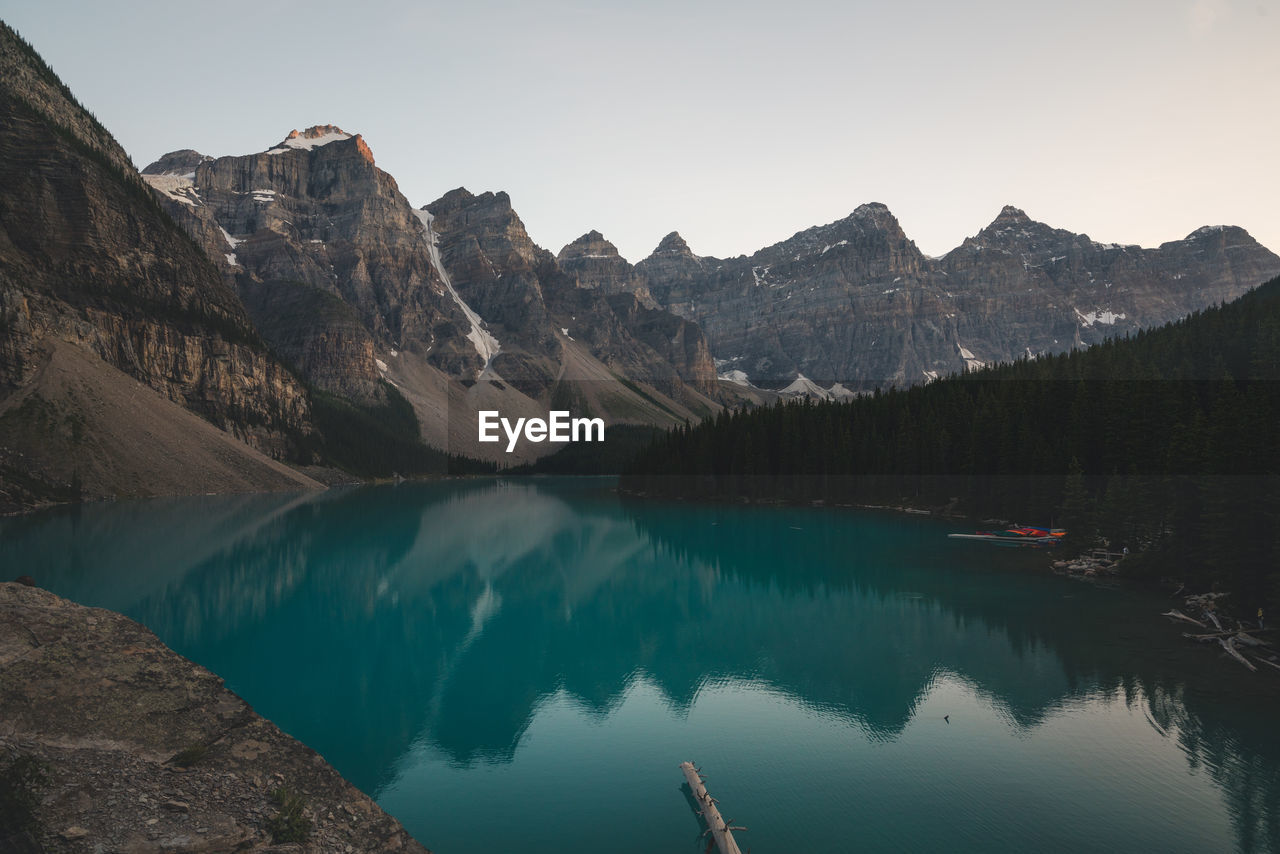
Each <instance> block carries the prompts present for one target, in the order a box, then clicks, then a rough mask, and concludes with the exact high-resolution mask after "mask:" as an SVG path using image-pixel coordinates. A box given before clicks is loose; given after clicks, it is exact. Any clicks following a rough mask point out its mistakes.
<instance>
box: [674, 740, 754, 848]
mask: <svg viewBox="0 0 1280 854" xmlns="http://www.w3.org/2000/svg"><path fill="white" fill-rule="evenodd" d="M680 770H681V771H683V772H684V778H685V780H687V781H689V788H690V789H692V790H693V799H694V801H696V802H697V804H698V809H699V811H701V813H702V820H703V821H705V822H706V823H707V829H708V830H710V831H711V836H712V838H714V839H715V841H716V847H717V848H719V849H720V854H742V849H741V848H739V847H738V843H737V842H735V841H734V839H733V832H732V831H735V830H746V828H745V827H730V826H729V822H727V821H725V820H724V819H723V818H721V817H720V810H718V809H717V808H716V799H715V798H713V797H711V795H710V793H708V792H707V787H706V785H705V784H704V783H703V782H702V775H701V774H699V773H698V769H697V768H695V767H693V763H692V762H681V763H680Z"/></svg>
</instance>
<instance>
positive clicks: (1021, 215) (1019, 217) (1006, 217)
mask: <svg viewBox="0 0 1280 854" xmlns="http://www.w3.org/2000/svg"><path fill="white" fill-rule="evenodd" d="M995 222H1010V223H1013V222H1017V223H1022V222H1031V217H1029V216H1027V212H1026V211H1024V210H1023V209H1022V208H1015V207H1014V206H1013V205H1005V206H1004V207H1002V208H1001V209H1000V213H999V214H998V215H997V216H996V218H995ZM992 224H993V225H994V224H995V223H992Z"/></svg>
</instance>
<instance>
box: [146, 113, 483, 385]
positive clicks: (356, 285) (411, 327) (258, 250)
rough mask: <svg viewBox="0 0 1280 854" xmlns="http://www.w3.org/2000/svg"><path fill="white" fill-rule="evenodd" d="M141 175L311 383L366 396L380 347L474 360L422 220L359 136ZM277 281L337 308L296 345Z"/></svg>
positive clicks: (328, 128) (291, 144) (194, 159)
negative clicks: (327, 297)
mask: <svg viewBox="0 0 1280 854" xmlns="http://www.w3.org/2000/svg"><path fill="white" fill-rule="evenodd" d="M184 154H185V156H184ZM193 155H194V156H193ZM181 169H186V170H188V171H186V172H180V171H179V170H181ZM143 174H144V177H145V178H146V180H147V181H148V182H149V183H150V184H151V185H152V186H153V187H154V188H155V190H156V191H157V192H158V193H159V194H160V195H161V197H162V198H163V199H164V201H165V203H166V206H167V207H168V209H169V210H170V211H171V212H172V213H174V214H175V215H176V216H178V217H179V218H180V219H181V221H182V222H183V225H184V226H185V227H186V228H187V229H188V230H189V231H190V232H191V233H192V234H193V236H195V237H196V239H197V240H199V241H200V243H201V244H202V246H203V247H204V248H205V251H206V252H208V253H209V255H210V257H211V258H214V259H218V258H221V259H222V262H223V263H222V269H223V272H224V274H227V275H228V276H229V277H231V278H232V279H233V280H234V281H235V282H236V285H237V288H238V289H239V291H240V293H241V295H242V296H244V297H245V302H246V304H247V305H248V306H249V309H250V312H251V314H252V316H253V320H254V322H255V323H256V324H257V325H258V327H259V329H261V330H262V331H263V333H264V335H266V337H267V338H268V340H270V341H271V343H272V344H273V346H275V347H276V348H277V349H278V350H279V351H280V352H281V354H282V355H284V356H285V358H287V359H289V360H290V361H291V362H293V363H294V364H296V365H297V366H298V367H299V369H300V370H302V371H303V373H304V374H305V375H307V376H308V378H309V379H311V380H312V381H314V382H316V383H317V384H318V385H319V386H321V387H322V388H325V389H326V390H329V391H334V392H337V393H339V394H343V395H346V396H349V397H354V398H356V399H359V400H365V401H368V400H372V399H374V398H376V396H377V382H378V379H379V376H380V372H379V369H378V368H377V362H376V358H377V357H376V355H375V353H376V352H379V351H381V352H386V351H390V350H406V351H409V352H413V353H418V354H421V355H422V356H424V357H425V358H426V359H427V360H428V361H429V362H430V363H431V364H433V365H435V366H437V367H439V368H441V369H443V370H445V371H447V372H451V373H463V372H466V371H467V370H476V369H478V368H479V367H480V364H481V360H480V357H479V356H478V355H477V353H476V351H475V349H474V348H473V347H472V346H471V345H470V344H469V343H468V341H467V340H466V335H467V333H468V332H469V330H470V323H469V321H468V320H467V317H466V316H465V313H464V312H463V310H462V308H461V307H460V306H459V305H458V304H457V302H456V300H453V299H452V298H451V295H450V294H449V293H448V292H447V290H446V288H445V286H444V284H443V282H442V280H441V278H440V275H439V273H438V272H437V271H436V270H435V269H434V267H433V266H432V264H431V263H430V257H429V253H428V250H427V239H426V235H425V232H424V227H423V224H422V222H421V221H420V218H419V217H418V216H417V215H416V214H415V212H414V210H413V208H412V206H410V204H409V203H408V201H407V200H406V199H405V198H404V196H403V195H401V193H400V191H399V189H398V187H397V186H396V182H395V180H394V179H393V178H392V177H391V176H390V175H388V174H387V173H385V172H383V171H382V170H381V169H378V168H377V166H376V165H375V163H374V159H373V153H372V151H371V150H370V149H369V147H368V145H366V144H365V142H364V140H363V139H362V138H361V137H360V136H359V135H358V134H356V135H351V134H347V133H345V132H344V131H342V130H341V129H339V128H336V127H334V126H332V125H322V126H317V127H313V128H308V129H307V130H306V131H303V132H301V133H300V132H298V131H293V132H292V133H291V134H290V135H289V136H288V137H287V138H286V139H285V140H284V141H283V142H282V143H280V144H279V145H277V146H274V147H272V148H271V149H269V150H267V151H265V152H262V153H259V154H251V155H243V156H236V157H220V158H217V159H210V158H204V157H203V156H202V155H199V154H194V153H184V152H174V153H172V154H168V155H165V156H164V157H163V158H161V159H160V160H158V161H156V162H155V163H153V164H151V165H150V166H148V167H147V168H146V169H145V170H144V172H143ZM277 283H293V285H295V286H296V285H298V284H301V285H305V286H307V287H308V288H310V289H311V290H312V291H315V292H317V293H315V294H312V295H311V296H309V297H308V299H309V300H310V302H312V303H313V304H316V305H322V304H323V305H332V304H331V303H329V302H326V301H324V300H322V299H321V298H320V296H319V294H329V295H332V296H334V297H337V298H338V299H339V300H340V301H341V302H342V303H343V304H344V305H345V306H346V308H347V311H343V312H337V313H335V312H333V311H323V312H321V313H320V314H319V315H318V316H315V317H309V318H307V319H306V320H305V325H306V327H307V328H306V330H305V332H306V335H305V344H304V343H303V337H302V336H301V335H300V334H299V333H300V332H301V331H303V330H300V329H299V328H298V324H297V322H295V321H294V320H292V319H291V320H289V321H288V322H287V323H285V326H284V327H283V328H282V325H281V324H282V315H284V314H286V313H287V312H291V311H294V310H296V309H297V308H298V305H299V303H298V300H299V299H300V297H299V295H298V294H297V288H296V287H287V288H277V287H276V286H275V285H276V284H277ZM264 286H265V287H264ZM276 291H282V292H281V293H276ZM353 320H354V321H355V323H352V322H351V321H353Z"/></svg>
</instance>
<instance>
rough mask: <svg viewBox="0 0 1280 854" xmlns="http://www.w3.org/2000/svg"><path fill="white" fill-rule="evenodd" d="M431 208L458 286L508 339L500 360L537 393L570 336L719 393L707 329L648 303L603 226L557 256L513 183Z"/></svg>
mask: <svg viewBox="0 0 1280 854" xmlns="http://www.w3.org/2000/svg"><path fill="white" fill-rule="evenodd" d="M428 210H429V211H430V212H431V214H432V216H433V217H434V219H433V226H434V227H435V228H437V229H438V230H439V232H440V244H441V252H442V255H443V257H444V262H445V266H446V267H447V268H448V269H449V270H450V274H451V275H452V277H453V284H454V286H455V287H456V288H457V289H458V292H459V293H460V294H461V295H462V296H463V298H464V299H466V300H467V302H468V303H469V304H471V305H472V306H474V307H475V309H476V310H477V311H478V312H480V314H481V315H482V316H484V318H485V319H486V321H487V322H488V323H489V325H490V327H491V328H492V329H493V330H494V333H495V334H496V335H497V337H498V339H499V340H500V341H501V342H502V352H501V353H500V354H499V355H498V357H497V359H496V360H495V361H494V367H495V368H496V369H497V371H498V372H499V373H501V374H502V375H503V376H504V377H506V378H508V379H509V380H511V381H512V382H513V383H516V384H518V387H519V388H521V390H522V391H525V392H526V393H529V394H533V395H535V396H536V395H537V394H539V393H541V391H542V390H544V389H545V388H546V387H549V384H550V383H551V382H552V381H553V380H554V379H555V377H556V376H558V375H559V372H560V368H559V365H560V362H561V360H562V359H563V346H564V344H565V341H566V340H570V341H575V342H578V343H582V344H585V345H586V346H587V347H588V349H589V351H590V353H591V355H592V356H594V357H595V358H596V359H598V360H600V361H601V362H602V363H603V364H604V365H605V366H607V367H608V368H610V369H612V370H613V371H615V372H616V373H618V374H620V375H623V376H625V377H627V378H629V379H630V380H637V381H640V382H644V383H647V384H649V385H651V386H653V387H654V388H656V389H658V390H659V391H661V392H662V393H663V394H665V395H668V396H670V397H672V398H673V399H675V400H677V401H681V402H691V396H690V395H689V394H688V388H686V386H688V387H692V388H693V389H694V390H696V391H698V392H701V393H702V394H704V395H708V394H714V393H715V379H714V366H713V363H712V362H711V359H710V353H709V351H708V350H707V349H706V346H705V339H703V337H702V334H701V331H700V330H698V329H697V327H696V325H695V324H692V323H689V322H688V321H683V320H681V319H680V318H678V317H675V316H674V315H671V314H670V313H669V312H666V311H663V310H661V309H657V308H656V307H649V306H646V305H645V302H646V297H647V293H646V292H644V290H643V287H642V286H641V287H640V288H638V289H637V288H634V287H632V285H634V284H635V283H637V282H639V279H638V277H637V276H636V274H635V273H634V271H632V269H631V266H630V265H629V264H628V263H627V262H626V260H625V259H623V258H622V257H621V256H619V255H618V253H617V249H615V248H614V247H613V245H612V244H611V243H609V242H608V241H607V240H605V239H604V238H603V236H602V235H600V234H599V232H592V233H590V234H588V235H587V236H586V237H584V238H583V239H582V240H580V241H576V242H575V243H574V244H571V246H569V247H565V249H564V250H562V251H561V253H560V258H559V259H557V258H556V257H555V256H553V255H552V254H551V253H550V252H548V251H547V250H545V249H542V248H541V247H539V246H537V245H535V244H534V243H533V241H532V240H531V239H530V238H529V234H528V232H527V231H526V230H525V227H524V223H523V222H521V221H520V218H519V216H517V215H516V213H515V211H514V210H513V209H512V207H511V200H510V198H509V197H508V196H507V194H506V193H483V194H481V195H478V196H477V195H473V194H472V193H470V192H468V191H467V190H465V189H458V190H454V191H452V192H450V193H448V194H447V195H445V196H444V197H443V198H441V199H440V200H438V201H436V202H433V203H432V204H431V205H429V206H428ZM590 256H600V257H590ZM584 272H585V273H586V275H587V276H588V277H589V278H588V280H587V281H586V282H584V281H583V278H582V276H583V273H584ZM593 275H595V276H598V278H590V277H591V276H593ZM649 302H650V305H651V299H649ZM557 330H559V331H560V335H559V336H557V335H556V334H555V333H556V331H557ZM664 335H666V337H663V336H664ZM700 348H701V349H700ZM619 385H620V384H619ZM703 402H704V403H705V401H703Z"/></svg>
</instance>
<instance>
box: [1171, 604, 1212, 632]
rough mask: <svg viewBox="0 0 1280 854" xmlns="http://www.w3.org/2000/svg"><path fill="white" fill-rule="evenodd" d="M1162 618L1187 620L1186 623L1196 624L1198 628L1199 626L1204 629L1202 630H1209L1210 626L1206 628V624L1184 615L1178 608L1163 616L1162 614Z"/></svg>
mask: <svg viewBox="0 0 1280 854" xmlns="http://www.w3.org/2000/svg"><path fill="white" fill-rule="evenodd" d="M1160 616H1162V617H1172V618H1173V619H1175V620H1185V621H1186V622H1188V623H1195V624H1196V625H1197V626H1199V627H1200V628H1202V629H1207V628H1209V627H1208V626H1206V625H1205V624H1204V623H1202V622H1200V621H1199V620H1195V619H1192V618H1191V617H1188V616H1187V615H1186V614H1184V613H1182V612H1181V611H1179V610H1178V609H1177V608H1174V609H1172V610H1169V611H1165V612H1164V613H1163V614H1161V615H1160Z"/></svg>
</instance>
